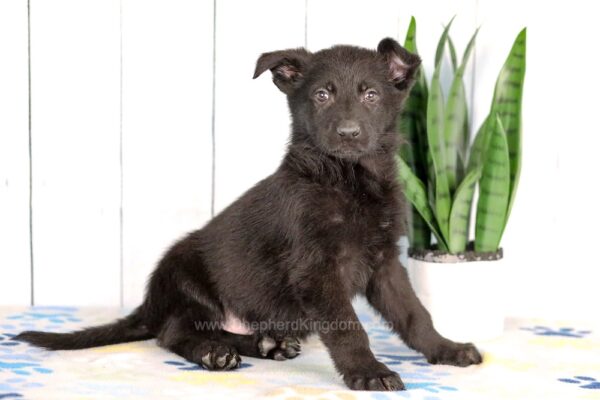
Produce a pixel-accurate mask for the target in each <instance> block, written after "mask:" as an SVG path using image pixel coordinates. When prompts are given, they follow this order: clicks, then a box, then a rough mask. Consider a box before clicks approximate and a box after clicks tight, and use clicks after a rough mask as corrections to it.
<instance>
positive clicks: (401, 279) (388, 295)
mask: <svg viewBox="0 0 600 400" xmlns="http://www.w3.org/2000/svg"><path fill="white" fill-rule="evenodd" d="M367 300H368V301H369V303H370V304H371V305H372V306H373V307H374V308H375V309H376V310H377V311H379V312H380V313H381V315H382V316H383V317H384V318H385V319H386V320H387V321H388V322H389V323H391V324H392V326H393V329H394V331H395V332H396V333H398V334H399V335H400V337H401V338H402V340H404V342H405V343H406V344H407V345H408V346H410V347H411V348H413V349H415V350H417V351H420V352H421V353H423V354H424V355H425V357H426V358H427V361H429V362H430V363H432V364H449V365H456V366H459V367H466V366H469V365H471V364H480V363H481V361H482V358H481V355H480V354H479V352H478V351H477V349H476V348H475V346H473V345H472V344H471V343H455V342H453V341H451V340H448V339H446V338H444V337H442V336H441V335H440V334H439V333H438V332H437V331H436V330H435V328H434V327H433V323H432V321H431V316H430V315H429V312H428V311H427V310H426V309H425V307H423V305H422V304H421V302H420V301H419V299H418V298H417V296H416V295H415V292H414V291H413V288H412V287H411V285H410V281H409V279H408V274H407V273H406V270H405V269H404V267H403V266H402V264H400V261H399V260H398V257H395V256H394V257H391V259H390V260H389V261H388V262H386V263H384V264H382V265H381V266H380V267H379V268H378V269H377V270H376V271H375V272H374V273H373V275H372V277H371V280H370V281H369V284H368V286H367Z"/></svg>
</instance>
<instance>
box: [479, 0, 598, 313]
mask: <svg viewBox="0 0 600 400" xmlns="http://www.w3.org/2000/svg"><path fill="white" fill-rule="evenodd" d="M596 17H597V12H596V11H595V8H594V5H593V4H591V3H589V2H585V1H583V0H575V1H573V2H572V3H569V5H568V7H565V4H564V3H560V2H549V3H547V4H545V5H544V7H543V11H542V10H540V6H539V4H537V3H530V2H522V1H516V0H511V1H506V2H502V3H498V2H494V1H492V0H479V23H481V24H482V30H481V34H482V36H481V37H480V38H479V41H478V48H477V75H476V78H477V80H476V84H477V88H478V92H477V93H478V94H476V97H475V98H476V107H477V108H478V111H477V114H476V120H477V121H478V122H481V121H482V120H483V118H485V115H486V114H487V113H488V112H489V106H490V101H491V97H492V93H493V89H494V83H495V80H496V77H497V74H498V72H499V71H500V68H501V66H502V64H503V63H504V60H505V58H506V56H507V55H508V52H509V50H510V47H511V45H512V42H513V40H514V38H515V37H516V35H517V34H518V33H519V31H520V30H521V28H523V27H525V26H527V28H528V29H527V71H526V76H525V88H524V94H523V146H522V147H523V166H522V171H521V179H520V183H519V188H518V192H517V197H516V201H515V204H514V207H513V210H512V214H511V217H510V221H509V223H508V226H507V229H506V232H505V235H504V238H503V242H502V245H503V247H504V248H505V252H504V254H505V257H506V260H507V267H508V269H509V270H508V274H510V275H511V276H514V277H515V278H516V279H512V280H511V282H512V287H511V296H510V298H509V299H508V300H509V302H508V306H509V312H510V313H511V314H513V315H525V316H527V315H537V316H542V317H547V318H554V319H556V318H564V319H583V320H585V319H589V318H590V316H591V315H596V314H597V311H596V309H595V307H596V305H597V304H598V303H600V292H598V290H597V282H598V280H599V279H600V270H599V269H598V262H596V261H595V260H594V259H593V257H591V258H590V253H589V252H588V251H585V250H584V249H593V248H594V247H595V246H596V242H597V236H598V235H597V234H596V232H595V230H596V228H597V226H598V225H600V214H598V213H596V212H594V211H592V210H595V209H596V207H597V204H598V202H599V201H600V194H599V192H598V190H597V184H596V183H595V182H596V181H597V179H596V177H595V176H594V174H595V173H596V171H597V168H596V167H594V165H595V164H594V163H595V159H596V158H597V151H598V148H599V146H600V136H599V135H598V128H597V125H598V124H597V123H596V120H595V118H596V115H597V113H598V110H597V109H598V102H597V101H594V99H595V96H596V93H597V92H598V90H600V78H599V77H598V74H597V72H596V71H597V70H598V67H599V66H600V56H599V55H598V52H597V51H593V50H591V49H593V48H594V46H595V41H596V39H595V38H597V37H598V36H599V35H600V27H599V26H598V24H597V21H596V19H597V18H596ZM559 21H560V22H559Z"/></svg>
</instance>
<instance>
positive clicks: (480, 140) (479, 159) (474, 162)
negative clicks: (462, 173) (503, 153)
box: [467, 116, 490, 173]
mask: <svg viewBox="0 0 600 400" xmlns="http://www.w3.org/2000/svg"><path fill="white" fill-rule="evenodd" d="M488 120H489V116H488V117H486V119H485V120H484V121H483V124H481V126H480V127H479V130H478V131H477V135H475V140H473V144H472V145H471V152H470V154H469V163H468V166H467V173H468V172H471V171H472V170H473V169H475V168H478V167H480V166H482V165H483V155H484V149H487V147H488V141H489V138H490V134H489V132H490V131H489V129H487V127H488V125H489V123H488Z"/></svg>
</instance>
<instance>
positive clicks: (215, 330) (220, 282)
mask: <svg viewBox="0 0 600 400" xmlns="http://www.w3.org/2000/svg"><path fill="white" fill-rule="evenodd" d="M419 65H420V59H419V57H418V56H416V55H414V54H411V53H409V52H408V51H407V50H405V49H404V48H403V47H401V46H400V45H399V44H398V43H397V42H396V41H394V40H392V39H384V40H382V41H381V42H380V43H379V46H378V49H377V51H372V50H367V49H362V48H358V47H351V46H336V47H333V48H331V49H326V50H322V51H319V52H317V53H310V52H308V51H306V50H304V49H293V50H282V51H275V52H272V53H266V54H263V55H262V56H260V58H259V59H258V62H257V65H256V71H255V73H254V77H255V78H256V77H258V76H259V75H260V74H262V73H263V72H264V71H266V70H267V69H269V70H271V72H272V74H273V81H274V82H275V85H277V87H278V88H279V89H281V91H282V92H284V93H285V94H286V95H287V98H288V103H289V107H290V110H291V113H292V119H293V125H292V134H291V141H290V144H289V147H288V151H287V154H286V156H285V158H284V160H283V162H282V163H281V165H280V167H279V169H278V170H277V171H276V172H275V173H274V174H273V175H271V176H270V177H268V178H266V179H265V180H263V181H262V182H259V183H258V184H257V185H256V186H255V187H253V188H252V189H250V190H249V191H248V192H247V193H246V194H244V195H243V196H242V197H241V198H240V199H239V200H237V201H236V202H235V203H233V204H232V205H231V206H229V207H228V208H227V209H226V210H224V211H223V212H222V213H221V214H219V215H217V216H216V217H215V218H214V219H213V220H212V221H210V222H209V223H208V224H207V225H206V226H205V227H204V228H202V229H201V230H198V231H195V232H192V233H191V234H189V235H188V236H186V237H185V238H183V239H182V240H180V241H178V242H177V243H175V245H174V246H173V247H172V248H171V249H170V250H169V251H168V252H167V253H166V254H165V256H164V258H163V259H162V260H161V261H160V263H159V265H158V267H157V268H156V270H155V271H154V273H153V274H152V277H151V279H150V281H149V284H148V288H147V293H146V298H145V300H144V302H143V304H142V305H141V306H140V307H138V308H137V309H136V310H135V311H134V312H133V313H132V314H130V315H129V316H128V317H126V318H124V319H122V320H119V321H116V322H114V323H112V324H108V325H104V326H99V327H92V328H88V329H84V330H82V331H78V332H73V333H64V334H58V333H45V332H24V333H22V334H21V335H19V336H17V337H16V338H15V339H16V340H23V341H27V342H29V343H32V344H34V345H37V346H41V347H45V348H48V349H56V350H58V349H82V348H87V347H93V346H101V345H108V344H114V343H120V342H127V341H135V340H144V339H150V338H157V339H158V343H159V345H160V346H162V347H164V348H167V349H169V350H171V351H173V352H174V353H177V354H179V355H180V356H182V357H184V358H186V359H187V360H189V361H192V362H194V363H198V364H201V365H203V366H204V367H206V368H207V369H212V370H224V369H225V370H226V369H232V368H236V367H237V366H239V364H240V356H239V355H240V354H241V355H244V356H250V357H263V358H273V359H276V360H282V359H286V358H293V357H296V355H298V354H299V351H300V344H299V341H298V339H302V338H305V337H306V336H307V335H309V334H311V333H318V334H319V335H320V338H321V340H322V341H323V343H324V344H325V346H326V347H327V349H328V350H329V353H330V355H331V357H332V359H333V362H334V364H335V367H336V368H337V370H338V371H339V372H340V374H342V376H343V378H344V381H345V382H346V384H347V385H348V386H349V387H350V388H351V389H360V390H365V389H366V390H401V389H404V385H403V383H402V381H401V380H400V377H399V376H398V374H396V373H395V372H392V371H390V370H389V369H388V368H387V367H386V366H385V365H384V364H382V363H380V362H379V361H377V360H376V359H375V357H374V356H373V353H372V352H371V350H370V349H369V340H368V338H367V334H366V333H365V331H364V330H363V328H362V327H361V325H360V323H359V321H358V319H357V316H356V314H355V312H354V310H353V308H352V304H351V300H352V298H353V297H354V296H355V295H357V294H362V295H365V296H366V297H367V299H368V301H369V303H370V304H371V305H372V306H373V307H374V308H375V309H376V310H377V311H378V312H379V313H381V315H382V316H383V317H384V318H385V319H386V320H387V321H389V323H390V324H391V326H392V327H393V329H394V331H395V332H397V333H398V334H399V335H400V337H401V338H402V339H403V340H404V341H405V342H406V344H407V345H409V346H410V347H412V348H414V349H416V350H418V351H420V352H422V353H423V354H424V355H425V356H426V357H427V360H428V361H429V362H431V363H443V364H452V365H458V366H468V365H471V364H478V363H480V362H481V356H480V354H479V353H478V351H477V349H476V348H475V347H474V346H473V345H471V344H460V343H454V342H452V341H450V340H447V339H445V338H443V337H442V336H440V335H439V334H438V333H437V332H436V331H435V329H434V327H433V325H432V322H431V318H430V316H429V314H428V312H427V311H426V310H425V309H424V308H423V306H422V305H421V303H420V302H419V300H418V299H417V297H416V296H415V294H414V292H413V290H412V288H411V286H410V284H409V281H408V278H407V274H406V271H405V269H404V267H403V266H402V265H401V264H400V262H399V260H398V247H397V242H398V239H399V237H400V235H401V234H402V233H403V231H404V218H405V211H404V205H403V201H402V194H401V191H400V187H399V186H398V182H397V179H396V173H397V172H396V164H395V159H394V157H395V155H396V153H397V147H398V133H397V132H396V129H395V127H396V119H397V117H398V114H399V112H400V111H401V106H402V103H403V101H404V100H405V99H406V97H407V95H408V93H409V90H410V88H411V85H412V83H413V79H414V75H415V72H416V70H417V68H418V67H419ZM240 322H243V323H245V325H244V328H245V330H246V332H244V333H247V334H244V335H242V334H239V333H240V331H239V330H236V329H234V328H235V325H236V324H237V325H240ZM238 328H239V326H238ZM231 331H234V332H237V333H232V332H231Z"/></svg>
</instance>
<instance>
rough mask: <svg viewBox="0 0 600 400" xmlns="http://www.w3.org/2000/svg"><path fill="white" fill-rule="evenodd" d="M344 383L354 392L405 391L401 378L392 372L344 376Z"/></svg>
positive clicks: (359, 373) (360, 373)
mask: <svg viewBox="0 0 600 400" xmlns="http://www.w3.org/2000/svg"><path fill="white" fill-rule="evenodd" d="M386 369H387V368H386ZM344 382H346V385H348V387H349V388H350V389H352V390H379V391H396V390H405V388H404V383H403V382H402V379H400V376H399V375H398V374H397V373H395V372H393V371H390V370H387V372H358V373H350V374H344Z"/></svg>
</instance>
